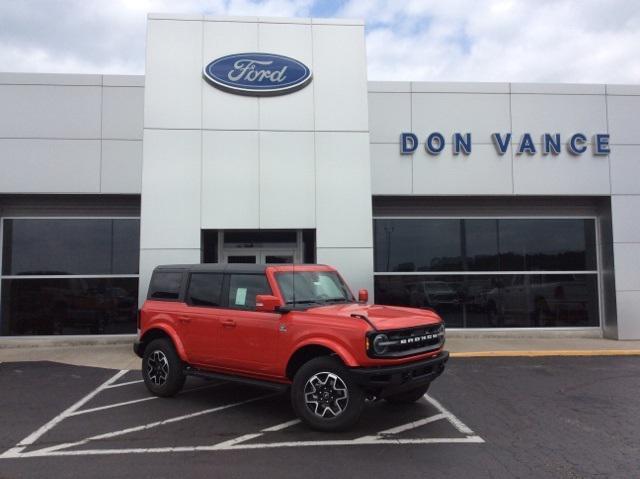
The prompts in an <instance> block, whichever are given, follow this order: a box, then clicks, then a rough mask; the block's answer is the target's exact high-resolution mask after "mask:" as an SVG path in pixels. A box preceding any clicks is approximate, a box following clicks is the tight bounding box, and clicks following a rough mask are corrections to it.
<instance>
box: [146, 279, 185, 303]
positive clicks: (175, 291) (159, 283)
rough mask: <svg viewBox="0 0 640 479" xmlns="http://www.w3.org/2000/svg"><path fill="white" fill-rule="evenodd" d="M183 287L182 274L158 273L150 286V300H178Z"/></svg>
mask: <svg viewBox="0 0 640 479" xmlns="http://www.w3.org/2000/svg"><path fill="white" fill-rule="evenodd" d="M181 285H182V273H179V272H178V273H176V272H157V273H154V274H153V277H152V278H151V284H150V285H149V298H150V299H178V298H179V297H180V286H181Z"/></svg>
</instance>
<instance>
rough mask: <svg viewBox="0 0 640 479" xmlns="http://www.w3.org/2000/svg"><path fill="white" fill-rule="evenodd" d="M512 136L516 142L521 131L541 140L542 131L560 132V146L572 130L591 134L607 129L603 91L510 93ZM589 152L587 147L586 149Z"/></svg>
mask: <svg viewBox="0 0 640 479" xmlns="http://www.w3.org/2000/svg"><path fill="white" fill-rule="evenodd" d="M511 115H512V120H513V140H514V141H515V142H519V141H520V139H521V137H522V135H523V134H524V133H530V134H531V136H532V137H533V141H534V142H536V143H538V144H539V143H541V142H542V135H543V134H544V133H551V134H553V133H560V135H561V140H562V143H563V145H562V147H563V149H565V147H566V143H567V141H569V138H570V137H571V135H573V134H575V133H584V134H585V135H586V136H587V138H591V137H592V135H594V134H596V133H606V132H607V114H606V105H605V97H604V95H542V94H532V95H527V94H513V95H511ZM589 154H591V151H589Z"/></svg>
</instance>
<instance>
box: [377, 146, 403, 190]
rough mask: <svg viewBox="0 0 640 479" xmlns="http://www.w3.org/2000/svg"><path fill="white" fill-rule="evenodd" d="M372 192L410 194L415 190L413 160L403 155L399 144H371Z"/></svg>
mask: <svg viewBox="0 0 640 479" xmlns="http://www.w3.org/2000/svg"><path fill="white" fill-rule="evenodd" d="M370 151H371V153H370V154H371V193H372V194H374V195H410V194H411V193H412V192H413V179H412V178H413V162H414V159H413V157H412V156H409V155H401V154H400V148H398V145H397V144H389V143H384V144H383V143H372V144H371V150H370Z"/></svg>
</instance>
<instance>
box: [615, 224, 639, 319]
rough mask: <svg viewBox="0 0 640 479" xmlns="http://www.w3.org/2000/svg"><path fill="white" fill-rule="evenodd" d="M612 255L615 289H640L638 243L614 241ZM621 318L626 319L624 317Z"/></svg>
mask: <svg viewBox="0 0 640 479" xmlns="http://www.w3.org/2000/svg"><path fill="white" fill-rule="evenodd" d="M614 228H615V223H614ZM613 255H614V258H615V267H616V291H618V292H620V291H640V243H614V244H613ZM622 319H623V320H628V319H627V318H624V317H622ZM629 319H630V318H629ZM619 323H620V321H618V324H619Z"/></svg>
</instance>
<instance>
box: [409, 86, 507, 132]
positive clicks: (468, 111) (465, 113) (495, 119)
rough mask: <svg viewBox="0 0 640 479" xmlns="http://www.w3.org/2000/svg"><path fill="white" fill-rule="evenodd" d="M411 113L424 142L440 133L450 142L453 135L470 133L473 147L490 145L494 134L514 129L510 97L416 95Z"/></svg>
mask: <svg viewBox="0 0 640 479" xmlns="http://www.w3.org/2000/svg"><path fill="white" fill-rule="evenodd" d="M411 111H412V119H411V126H412V130H413V132H414V133H415V134H416V135H418V138H419V139H420V141H421V142H424V140H425V139H426V136H427V135H429V134H430V133H433V132H439V133H441V134H442V135H444V137H445V140H446V141H447V143H450V142H451V139H452V135H453V133H454V132H460V133H471V140H472V141H473V143H474V144H478V143H491V134H492V133H496V132H505V131H509V130H510V128H511V122H510V119H509V95H503V94H476V93H414V94H413V95H412V105H411ZM399 133H400V132H398V134H399Z"/></svg>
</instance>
